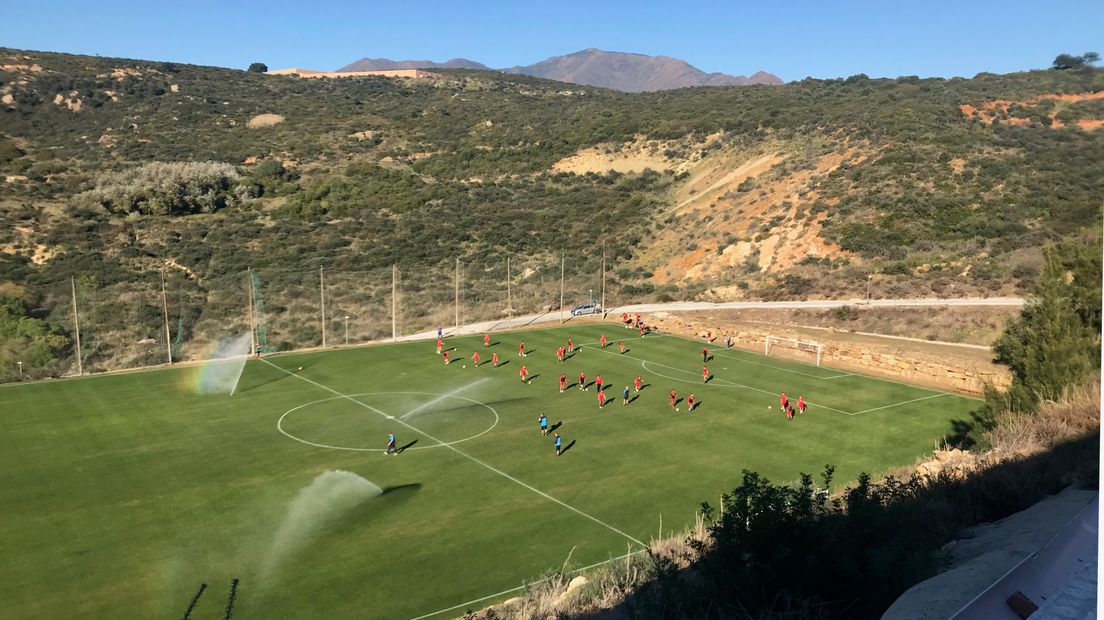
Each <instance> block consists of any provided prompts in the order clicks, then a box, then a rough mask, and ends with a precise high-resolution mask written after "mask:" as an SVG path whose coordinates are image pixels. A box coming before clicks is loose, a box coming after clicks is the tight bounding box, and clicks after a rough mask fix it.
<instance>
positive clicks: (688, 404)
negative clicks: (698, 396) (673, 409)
mask: <svg viewBox="0 0 1104 620" xmlns="http://www.w3.org/2000/svg"><path fill="white" fill-rule="evenodd" d="M686 410H687V411H693V410H694V393H693V392H690V395H689V396H687V397H686Z"/></svg>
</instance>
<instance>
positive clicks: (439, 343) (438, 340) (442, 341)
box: [437, 338, 445, 355]
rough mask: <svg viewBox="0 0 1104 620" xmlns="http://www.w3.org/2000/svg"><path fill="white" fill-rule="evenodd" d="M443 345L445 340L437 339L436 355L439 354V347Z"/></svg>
mask: <svg viewBox="0 0 1104 620" xmlns="http://www.w3.org/2000/svg"><path fill="white" fill-rule="evenodd" d="M444 346H445V341H444V340H441V339H440V338H438V339H437V355H440V354H441V348H442V347H444Z"/></svg>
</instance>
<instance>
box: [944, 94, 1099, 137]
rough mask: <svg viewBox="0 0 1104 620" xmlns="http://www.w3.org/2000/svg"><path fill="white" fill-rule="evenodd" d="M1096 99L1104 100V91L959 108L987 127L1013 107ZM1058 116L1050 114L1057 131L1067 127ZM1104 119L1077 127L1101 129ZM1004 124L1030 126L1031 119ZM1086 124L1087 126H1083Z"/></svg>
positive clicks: (1012, 120) (966, 105)
mask: <svg viewBox="0 0 1104 620" xmlns="http://www.w3.org/2000/svg"><path fill="white" fill-rule="evenodd" d="M1095 99H1104V91H1100V92H1095V93H1076V94H1054V95H1039V96H1038V97H1032V98H1031V99H1023V100H1020V101H1013V100H1009V99H997V100H994V101H988V102H986V103H983V104H981V105H980V106H972V105H970V104H965V103H964V104H962V105H960V106H958V109H959V110H961V111H962V114H963V116H965V117H966V118H978V119H980V120H982V121H983V122H984V123H986V124H987V125H991V124H992V123H993V120H994V119H995V118H996V117H997V115H998V114H1008V109H1009V108H1010V107H1012V106H1013V105H1020V106H1022V107H1025V108H1031V107H1034V106H1037V105H1039V104H1040V103H1042V102H1044V101H1057V102H1061V103H1077V102H1079V101H1092V100H1095ZM1057 114H1058V110H1057V109H1056V110H1054V111H1053V112H1051V113H1050V120H1051V125H1050V126H1051V127H1054V128H1056V129H1058V128H1061V127H1064V126H1065V125H1064V124H1063V123H1062V122H1061V121H1059V120H1057V119H1056V118H1055V117H1056V116H1057ZM1101 120H1104V119H1082V120H1081V121H1078V122H1077V126H1078V127H1081V128H1082V129H1096V128H1097V127H1099V125H1097V124H1096V123H1098V122H1100V121H1101ZM1003 122H1005V123H1008V124H1009V125H1018V126H1023V125H1028V124H1030V123H1031V119H1027V118H1019V117H1015V116H1013V117H1011V118H1008V119H1006V120H1004V121H1003ZM1082 123H1086V125H1082Z"/></svg>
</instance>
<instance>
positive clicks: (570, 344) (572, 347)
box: [567, 338, 575, 353]
mask: <svg viewBox="0 0 1104 620" xmlns="http://www.w3.org/2000/svg"><path fill="white" fill-rule="evenodd" d="M567 350H568V351H570V352H571V353H574V352H575V343H573V342H571V339H570V338H568V339H567Z"/></svg>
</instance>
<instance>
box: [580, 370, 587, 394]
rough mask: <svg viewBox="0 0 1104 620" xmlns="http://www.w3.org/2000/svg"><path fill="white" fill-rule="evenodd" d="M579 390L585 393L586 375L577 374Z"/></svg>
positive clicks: (582, 373)
mask: <svg viewBox="0 0 1104 620" xmlns="http://www.w3.org/2000/svg"><path fill="white" fill-rule="evenodd" d="M579 389H580V390H583V391H584V392H585V391H586V373H584V372H581V371H580V372H579Z"/></svg>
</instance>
